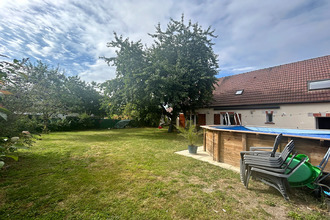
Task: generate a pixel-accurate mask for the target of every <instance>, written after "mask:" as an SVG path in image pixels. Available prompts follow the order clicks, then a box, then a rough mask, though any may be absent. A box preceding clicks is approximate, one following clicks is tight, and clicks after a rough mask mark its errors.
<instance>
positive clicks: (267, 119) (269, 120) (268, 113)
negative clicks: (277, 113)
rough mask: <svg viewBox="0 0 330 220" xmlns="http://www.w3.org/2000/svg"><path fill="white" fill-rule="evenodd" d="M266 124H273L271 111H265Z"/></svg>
mask: <svg viewBox="0 0 330 220" xmlns="http://www.w3.org/2000/svg"><path fill="white" fill-rule="evenodd" d="M266 124H274V122H273V111H270V112H269V111H266Z"/></svg>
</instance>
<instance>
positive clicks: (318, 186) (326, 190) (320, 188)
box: [307, 147, 330, 196]
mask: <svg viewBox="0 0 330 220" xmlns="http://www.w3.org/2000/svg"><path fill="white" fill-rule="evenodd" d="M329 158H330V147H329V148H328V151H327V152H326V154H325V155H324V157H323V159H322V161H321V162H320V164H319V165H318V166H316V167H318V168H319V169H320V171H321V172H320V174H319V176H318V177H317V178H316V179H315V181H314V182H313V183H312V184H310V185H307V186H308V187H310V188H315V191H317V192H318V194H319V195H322V196H323V195H324V194H325V195H327V196H330V186H328V185H326V184H324V183H323V180H325V179H326V178H327V177H329V176H330V173H325V172H324V168H325V167H326V165H327V163H328V161H329Z"/></svg>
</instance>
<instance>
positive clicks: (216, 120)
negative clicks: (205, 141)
mask: <svg viewBox="0 0 330 220" xmlns="http://www.w3.org/2000/svg"><path fill="white" fill-rule="evenodd" d="M214 124H215V125H219V124H220V114H214Z"/></svg>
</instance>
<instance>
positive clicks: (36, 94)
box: [5, 61, 103, 132]
mask: <svg viewBox="0 0 330 220" xmlns="http://www.w3.org/2000/svg"><path fill="white" fill-rule="evenodd" d="M26 76H27V77H24V78H22V77H20V78H15V79H13V80H14V81H15V86H11V85H8V86H7V88H8V91H10V92H11V93H12V94H13V95H10V96H6V97H5V106H6V107H7V108H8V109H9V110H10V111H11V112H12V113H14V114H11V115H10V116H11V117H14V118H18V117H20V115H22V116H23V115H26V114H32V115H39V117H41V118H42V120H43V126H44V128H43V130H44V132H47V131H48V123H49V120H50V119H52V118H54V117H57V116H58V114H64V115H65V114H68V113H86V114H88V115H91V114H94V115H103V114H102V112H101V111H100V110H99V108H100V99H101V95H100V94H99V92H97V91H96V89H95V87H96V84H95V83H92V84H88V83H85V82H84V81H81V80H80V79H79V77H67V76H65V74H64V72H63V71H61V70H60V69H59V68H53V67H50V66H48V65H46V64H44V63H42V62H41V61H39V62H37V63H36V64H32V63H29V64H28V65H27V66H26Z"/></svg>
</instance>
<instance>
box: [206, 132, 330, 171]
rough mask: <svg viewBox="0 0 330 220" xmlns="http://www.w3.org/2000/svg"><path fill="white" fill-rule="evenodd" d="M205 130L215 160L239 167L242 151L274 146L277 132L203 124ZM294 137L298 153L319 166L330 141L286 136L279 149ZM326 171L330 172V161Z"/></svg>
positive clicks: (207, 149)
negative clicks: (232, 129)
mask: <svg viewBox="0 0 330 220" xmlns="http://www.w3.org/2000/svg"><path fill="white" fill-rule="evenodd" d="M202 127H203V130H204V140H203V148H204V151H207V152H208V153H209V154H210V155H211V156H212V157H213V160H214V161H218V162H223V163H227V164H230V165H233V166H236V167H239V161H240V152H241V151H247V150H250V147H252V146H253V147H265V146H269V147H272V146H273V144H274V140H275V137H276V134H260V133H253V132H244V131H230V130H221V129H214V128H209V127H208V126H202ZM292 139H294V142H295V151H297V153H298V154H306V155H307V156H308V157H309V162H310V163H311V164H312V165H314V166H317V165H319V163H320V162H321V160H322V159H323V157H324V155H325V153H326V152H327V150H328V148H329V147H330V141H328V140H325V141H324V140H318V139H308V138H300V137H290V136H284V137H283V138H282V141H281V144H280V147H279V151H282V149H283V148H284V147H285V145H286V144H287V143H288V142H289V141H290V140H292ZM325 171H327V172H330V162H329V163H328V164H327V166H326V168H325Z"/></svg>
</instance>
